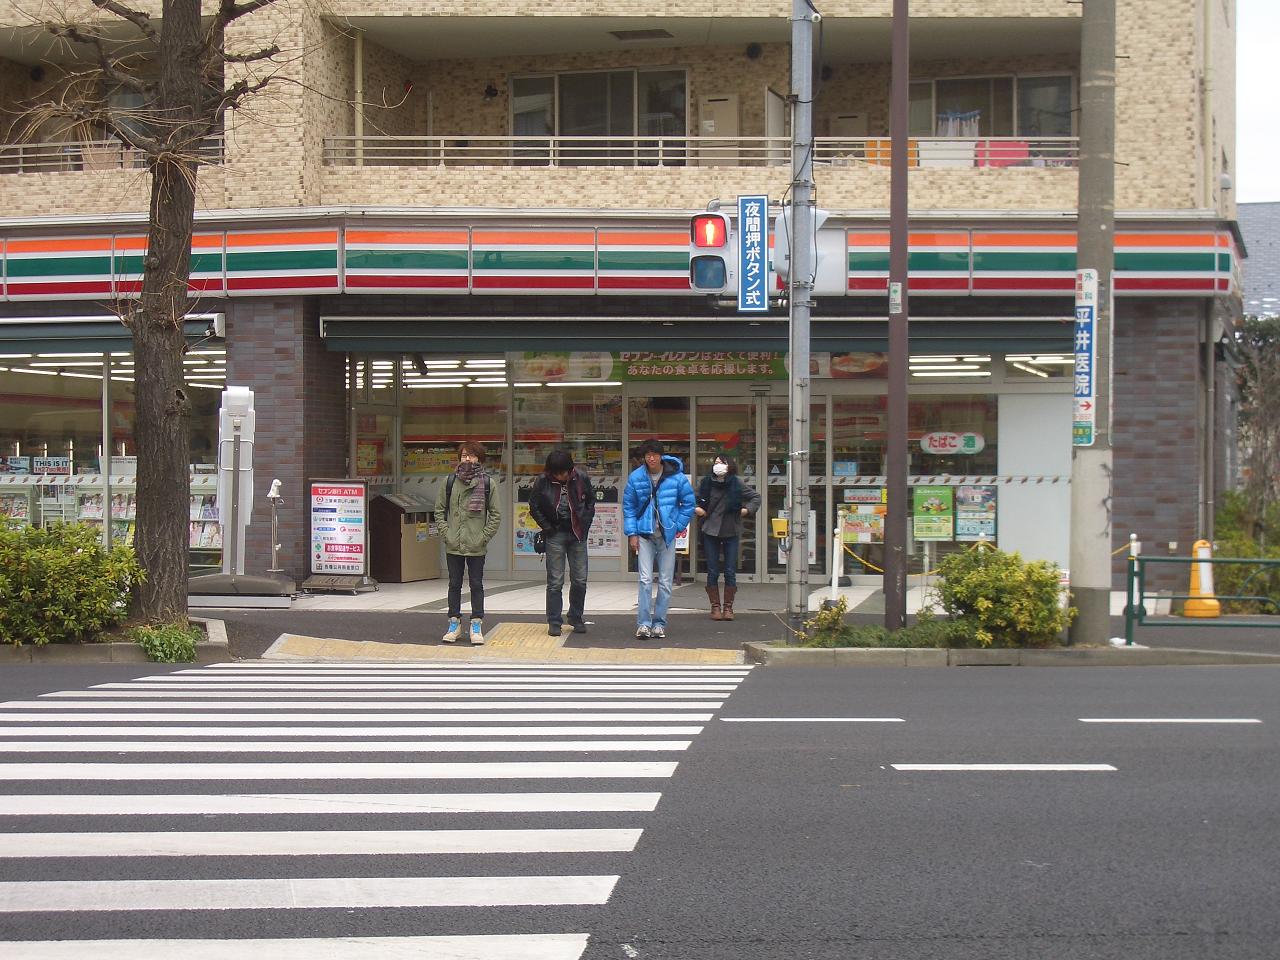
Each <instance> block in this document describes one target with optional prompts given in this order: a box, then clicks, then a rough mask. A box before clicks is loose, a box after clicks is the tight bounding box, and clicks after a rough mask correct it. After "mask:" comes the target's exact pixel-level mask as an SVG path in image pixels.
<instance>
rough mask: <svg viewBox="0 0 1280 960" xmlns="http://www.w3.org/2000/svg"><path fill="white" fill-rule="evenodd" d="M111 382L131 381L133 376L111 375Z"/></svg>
mask: <svg viewBox="0 0 1280 960" xmlns="http://www.w3.org/2000/svg"><path fill="white" fill-rule="evenodd" d="M111 381H112V383H133V377H112V378H111Z"/></svg>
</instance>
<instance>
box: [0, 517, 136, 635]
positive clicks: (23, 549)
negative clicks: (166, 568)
mask: <svg viewBox="0 0 1280 960" xmlns="http://www.w3.org/2000/svg"><path fill="white" fill-rule="evenodd" d="M143 577H144V573H143V570H142V567H141V566H139V564H138V560H137V558H136V557H135V556H134V553H133V548H132V547H129V546H124V545H117V546H115V547H113V548H112V549H111V552H110V553H107V552H105V551H103V549H102V547H101V545H100V544H99V542H98V531H97V530H96V529H95V528H93V527H90V526H87V525H81V524H58V525H56V526H53V527H48V528H41V527H28V526H23V527H8V528H0V643H11V644H15V645H16V644H23V643H31V644H35V645H36V646H42V645H44V644H46V643H56V642H60V641H76V640H96V639H97V638H98V635H99V634H100V633H101V632H102V631H103V630H104V629H106V628H107V627H112V626H115V625H116V624H118V623H120V622H121V621H122V620H123V619H124V618H125V615H126V614H127V613H128V609H129V597H130V593H131V591H132V590H133V588H134V587H135V586H136V585H137V584H139V583H141V582H142V580H143Z"/></svg>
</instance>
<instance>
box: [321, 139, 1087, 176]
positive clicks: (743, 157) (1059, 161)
mask: <svg viewBox="0 0 1280 960" xmlns="http://www.w3.org/2000/svg"><path fill="white" fill-rule="evenodd" d="M908 154H909V163H910V165H911V166H912V167H966V166H967V167H975V168H984V167H985V168H993V169H1000V168H1008V167H1075V166H1076V165H1077V162H1078V160H1079V139H1078V138H1076V137H1034V138H1027V137H981V138H976V139H964V138H957V137H912V138H911V139H910V142H909V145H908ZM323 159H324V163H325V165H327V166H531V167H537V166H544V167H560V166H623V167H644V166H653V167H683V166H783V165H785V164H787V163H789V162H790V160H791V141H790V138H788V137H665V136H662V137H659V136H654V137H645V136H640V137H609V136H599V137H579V136H574V137H551V136H547V137H514V136H513V137H507V136H474V137H465V136H454V135H450V136H429V137H428V136H394V137H393V136H366V137H350V136H343V137H326V138H325V140H324V152H323ZM814 162H815V163H818V164H822V165H830V166H848V165H852V164H865V165H868V166H887V165H888V163H889V138H888V137H859V138H847V137H818V138H816V139H815V141H814Z"/></svg>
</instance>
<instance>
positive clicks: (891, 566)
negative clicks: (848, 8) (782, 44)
mask: <svg viewBox="0 0 1280 960" xmlns="http://www.w3.org/2000/svg"><path fill="white" fill-rule="evenodd" d="M907 18H908V2H907V0H893V65H892V68H891V74H890V80H891V85H890V90H889V137H890V147H889V385H888V386H889V395H888V397H887V404H888V409H887V411H886V413H887V416H888V437H887V439H886V444H887V447H886V453H887V461H888V462H887V463H886V464H885V482H886V497H885V499H886V504H885V508H886V512H885V525H884V527H885V529H884V625H885V628H886V629H888V630H898V629H900V628H902V627H903V626H905V625H906V622H907V359H908V353H909V351H910V341H909V339H908V336H907V269H908V232H907V222H908V221H907V207H908V200H909V194H908V192H907V171H908V157H907V148H908V146H909V141H908V139H907V135H908V133H909V131H908V129H907V124H908V117H909V113H908V106H909V101H908V94H909V84H910V80H911V30H910V25H909V21H908V19H907Z"/></svg>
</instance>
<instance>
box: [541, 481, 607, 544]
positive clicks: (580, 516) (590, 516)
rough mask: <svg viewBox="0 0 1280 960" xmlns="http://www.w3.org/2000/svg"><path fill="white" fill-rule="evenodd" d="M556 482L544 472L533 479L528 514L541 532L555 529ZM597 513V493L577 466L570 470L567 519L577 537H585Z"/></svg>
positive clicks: (556, 527) (549, 531) (579, 538)
mask: <svg viewBox="0 0 1280 960" xmlns="http://www.w3.org/2000/svg"><path fill="white" fill-rule="evenodd" d="M555 494H556V489H555V482H554V481H553V480H552V479H551V478H550V477H549V476H547V475H546V474H545V473H544V474H543V475H542V476H540V477H539V478H538V479H537V480H535V481H533V489H532V490H531V491H530V492H529V516H531V517H532V518H533V522H534V523H536V524H537V525H538V526H539V527H541V528H542V532H543V533H551V532H553V531H555V530H556V529H558V526H559V525H558V522H557V521H558V519H559V518H558V517H557V516H556V502H555ZM595 517H596V494H595V490H593V489H592V487H591V480H590V478H589V477H588V476H587V475H586V474H585V473H584V472H583V471H582V470H581V468H579V467H574V468H573V473H571V474H569V521H570V526H571V527H572V529H573V535H574V537H576V538H577V539H578V540H585V539H587V531H588V530H590V529H591V521H592V520H594V519H595Z"/></svg>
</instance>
